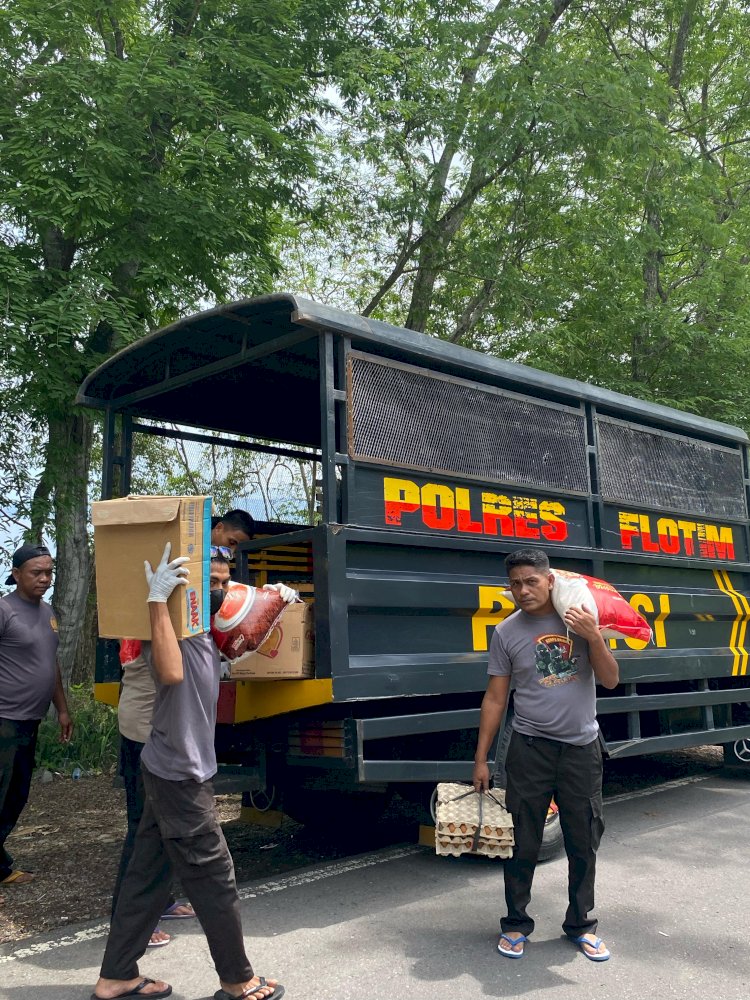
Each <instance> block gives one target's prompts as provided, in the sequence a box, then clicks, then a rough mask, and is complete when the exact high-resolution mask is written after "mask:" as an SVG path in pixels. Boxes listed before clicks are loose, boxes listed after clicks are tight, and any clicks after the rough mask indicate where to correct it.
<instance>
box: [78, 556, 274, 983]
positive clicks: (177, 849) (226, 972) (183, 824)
mask: <svg viewBox="0 0 750 1000" xmlns="http://www.w3.org/2000/svg"><path fill="white" fill-rule="evenodd" d="M170 551H171V546H170V545H169V544H167V546H166V548H165V550H164V555H163V556H162V559H161V562H160V563H159V565H158V567H157V568H156V570H155V571H154V570H152V568H151V566H150V565H149V564H148V563H146V564H145V569H146V578H147V581H148V585H149V594H148V608H149V617H150V622H151V642H150V643H144V644H143V653H144V656H145V657H146V659H147V660H150V662H151V665H152V667H153V671H154V674H155V676H156V681H157V693H156V703H155V707H154V715H153V720H152V731H151V737H150V739H149V741H148V742H147V743H146V746H145V748H144V750H143V753H142V755H141V765H142V773H143V782H144V786H145V792H146V803H145V808H144V813H143V818H142V820H141V823H140V826H139V827H138V832H137V835H136V839H135V846H134V851H133V856H132V858H131V861H130V864H129V866H128V870H127V872H126V875H125V878H124V879H123V882H122V886H121V888H120V895H119V899H118V902H117V907H116V909H115V913H114V915H113V919H112V924H111V927H110V934H109V938H108V940H107V947H106V950H105V953H104V960H103V962H102V967H101V973H100V978H99V980H98V982H97V984H96V987H95V991H94V993H93V998H94V1000H116V998H118V997H124V996H138V997H151V998H158V997H167V996H169V995H170V994H171V992H172V987H171V986H169V985H168V984H167V983H165V982H159V981H156V982H155V981H154V980H151V979H147V978H144V977H142V976H140V975H139V973H138V959H139V958H140V957H141V956H142V955H143V954H144V952H145V950H146V946H147V944H148V940H149V937H150V935H151V932H152V930H153V928H154V926H155V924H156V921H157V920H158V918H159V915H160V914H161V913H162V912H163V911H164V907H165V906H166V904H167V902H168V899H169V892H170V880H171V872H172V870H174V872H175V874H176V875H177V876H178V877H179V879H180V881H181V882H182V885H183V887H184V889H185V890H186V893H187V895H188V898H189V899H190V902H191V903H192V905H193V907H194V909H195V912H196V914H197V916H198V919H199V920H200V922H201V926H202V927H203V930H204V932H205V934H206V939H207V941H208V946H209V950H210V952H211V956H212V958H213V960H214V963H215V965H216V971H217V972H218V974H219V981H220V983H221V989H219V990H218V991H217V992H216V994H215V997H216V1000H235V998H237V1000H240V998H242V1000H268V998H271V997H273V998H275V1000H277V998H279V997H281V996H282V995H283V993H284V987H283V986H281V985H280V984H279V983H277V982H276V981H275V980H265V979H264V978H263V977H262V976H256V975H254V973H253V969H252V966H251V965H250V962H249V961H248V958H247V955H246V954H245V946H244V940H243V936H242V923H241V919H240V911H239V896H238V895H237V885H236V882H235V877H234V865H233V863H232V857H231V855H230V853H229V849H228V847H227V844H226V841H225V839H224V834H223V832H222V830H221V826H220V825H219V821H218V817H217V815H216V808H215V804H214V790H213V782H212V780H211V779H212V777H213V775H214V774H215V773H216V752H215V750H214V728H215V724H216V705H217V701H218V697H219V677H220V670H221V668H220V660H219V653H218V650H217V649H216V647H215V645H214V643H213V640H212V638H211V636H210V634H208V633H202V634H201V635H197V636H192V637H190V638H187V639H183V640H182V641H181V642H179V641H178V639H177V636H176V634H175V630H174V626H173V624H172V621H171V619H170V617H169V612H168V611H167V600H168V599H169V597H170V595H171V594H172V592H173V591H174V590H175V588H176V587H178V586H180V585H184V584H185V583H186V582H187V573H188V571H187V570H186V569H185V567H184V566H183V563H184V562H186V561H187V559H186V558H185V557H179V558H177V559H174V560H172V562H170V561H169V555H170Z"/></svg>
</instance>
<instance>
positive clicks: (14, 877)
mask: <svg viewBox="0 0 750 1000" xmlns="http://www.w3.org/2000/svg"><path fill="white" fill-rule="evenodd" d="M35 878H36V875H32V874H31V872H22V871H15V872H11V873H10V875H8V876H7V877H6V878H4V879H0V885H26V883H27V882H33V881H34V879H35Z"/></svg>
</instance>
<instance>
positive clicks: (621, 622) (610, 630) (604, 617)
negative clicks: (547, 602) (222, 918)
mask: <svg viewBox="0 0 750 1000" xmlns="http://www.w3.org/2000/svg"><path fill="white" fill-rule="evenodd" d="M550 572H551V573H552V575H553V576H554V578H555V582H554V584H553V585H552V604H553V605H554V608H555V611H556V612H557V613H558V615H560V617H561V618H563V617H564V615H565V612H566V611H567V610H568V608H572V607H576V606H577V607H579V608H586V609H587V610H588V611H590V612H591V614H592V615H593V616H594V618H595V619H596V622H597V625H598V626H599V630H600V631H601V633H602V635H603V636H604V637H605V638H610V639H617V638H622V637H623V636H625V637H627V638H628V639H640V640H641V641H642V642H649V641H650V640H651V638H652V635H651V626H650V625H649V623H648V622H647V621H646V619H645V618H644V617H643V615H642V614H640V613H639V612H638V611H636V610H635V608H633V607H631V606H630V604H628V602H627V601H626V600H625V598H624V597H623V596H622V594H620V593H619V592H618V591H617V590H615V588H614V587H613V586H612V584H610V583H606V582H605V581H604V580H597V579H596V578H595V577H593V576H584V575H583V574H582V573H571V572H569V571H568V570H565V569H553V570H550Z"/></svg>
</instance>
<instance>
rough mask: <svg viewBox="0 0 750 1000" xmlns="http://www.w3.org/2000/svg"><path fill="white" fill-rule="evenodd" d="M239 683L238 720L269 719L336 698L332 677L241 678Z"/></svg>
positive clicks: (235, 718)
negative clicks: (303, 678) (246, 679)
mask: <svg viewBox="0 0 750 1000" xmlns="http://www.w3.org/2000/svg"><path fill="white" fill-rule="evenodd" d="M236 684H237V689H236V701H235V708H234V721H235V722H250V720H251V719H268V718H270V717H271V716H273V715H283V714H284V712H296V711H298V710H299V709H301V708H312V707H313V706H315V705H327V704H328V703H329V702H332V701H333V682H332V681H331V678H330V677H319V678H314V679H310V680H292V681H241V680H238V681H237V682H236Z"/></svg>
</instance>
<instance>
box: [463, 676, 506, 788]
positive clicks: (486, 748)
mask: <svg viewBox="0 0 750 1000" xmlns="http://www.w3.org/2000/svg"><path fill="white" fill-rule="evenodd" d="M509 691H510V677H490V680H489V683H488V684H487V690H486V691H485V693H484V698H483V699H482V709H481V712H480V713H479V736H478V737H477V752H476V754H475V755H474V773H473V775H472V779H471V780H472V784H473V785H474V788H475V790H476V791H477V792H478V791H480V790H481V789H487V788H489V787H490V768H489V765H488V764H487V755H488V754H489V752H490V747H491V746H492V741H493V740H494V739H495V737H496V736H497V731H498V729H499V728H500V723H501V722H502V721H503V715H504V714H505V709H506V707H507V705H508V692H509Z"/></svg>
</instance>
